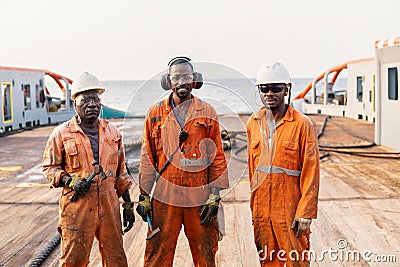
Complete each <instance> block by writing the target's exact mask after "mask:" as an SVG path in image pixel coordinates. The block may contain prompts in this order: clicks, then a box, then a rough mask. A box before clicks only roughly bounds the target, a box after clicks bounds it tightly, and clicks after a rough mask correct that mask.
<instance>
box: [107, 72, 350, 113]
mask: <svg viewBox="0 0 400 267" xmlns="http://www.w3.org/2000/svg"><path fill="white" fill-rule="evenodd" d="M310 81H312V79H311V78H300V79H299V78H298V79H293V80H292V84H293V88H292V98H293V97H295V96H296V95H297V94H298V93H300V92H301V91H302V90H303V89H304V88H305V87H306V85H307V84H308V83H309V82H310ZM103 85H104V86H105V87H106V89H107V90H106V92H105V93H104V94H103V96H102V103H103V104H104V105H106V106H108V107H111V108H115V109H119V110H121V111H125V112H128V113H130V114H132V115H134V116H145V115H146V113H147V110H148V109H149V107H150V106H151V105H152V104H154V103H156V102H158V101H159V100H161V99H163V98H164V97H165V96H167V95H168V94H169V93H170V92H171V91H165V90H163V89H162V88H161V86H160V81H159V80H155V79H153V80H148V81H104V82H103ZM345 86H346V80H345V79H338V80H337V82H336V84H335V88H334V90H335V89H336V90H340V89H344V88H345ZM321 88H322V83H321V84H320V85H318V84H317V93H318V92H319V91H321ZM192 93H193V94H194V95H195V96H197V97H199V98H201V99H202V100H204V101H207V102H209V103H210V104H212V105H213V106H214V108H215V109H216V110H217V112H218V114H237V113H250V112H253V111H256V110H258V109H259V108H260V107H261V101H260V98H259V95H258V92H257V88H256V86H254V80H250V79H212V80H207V81H205V82H204V85H203V87H202V88H200V89H193V91H192Z"/></svg>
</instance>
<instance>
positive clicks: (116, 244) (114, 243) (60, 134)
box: [42, 116, 132, 266]
mask: <svg viewBox="0 0 400 267" xmlns="http://www.w3.org/2000/svg"><path fill="white" fill-rule="evenodd" d="M76 118H77V117H76V116H74V117H73V118H72V119H71V120H70V121H68V122H65V123H63V124H61V125H59V126H57V127H56V128H55V129H54V130H53V133H52V134H51V136H50V137H49V140H48V141H47V145H46V149H45V151H44V155H43V161H42V171H43V174H44V175H45V176H46V177H47V179H48V180H49V182H50V186H51V187H58V186H59V183H60V178H61V177H62V176H63V175H65V174H69V175H70V176H72V175H77V176H79V177H82V178H87V177H88V176H89V175H90V174H91V173H92V172H93V169H94V168H93V166H92V162H93V161H94V157H93V153H92V148H91V145H90V140H89V137H87V136H86V135H85V134H84V133H83V131H82V129H81V128H80V127H79V125H78V124H77V121H76ZM98 129H99V161H100V162H99V164H100V165H101V166H102V167H103V170H104V172H105V173H106V174H107V176H108V177H107V178H106V179H105V180H101V179H100V177H99V175H97V176H96V177H95V178H94V179H93V181H95V183H92V185H91V186H90V190H89V192H88V193H87V194H86V195H85V196H80V197H78V200H77V202H75V203H73V202H71V201H70V197H71V196H72V194H73V193H71V194H68V195H66V196H64V195H63V194H64V193H66V192H69V191H70V190H71V188H69V187H67V186H65V187H64V188H63V190H62V195H61V198H60V207H59V225H58V232H59V233H60V235H61V238H62V250H61V257H60V266H87V265H88V264H89V255H90V251H91V248H92V244H93V238H94V237H96V238H97V240H98V241H99V251H100V254H101V258H102V263H103V266H127V259H126V256H125V252H124V249H123V244H122V242H123V239H122V225H121V217H120V206H119V204H120V203H119V200H118V197H119V196H120V195H122V193H123V192H125V191H126V190H127V189H129V188H130V186H131V184H132V181H131V179H129V176H128V174H127V171H126V167H125V154H124V148H123V144H122V137H121V134H120V133H119V131H118V129H117V128H116V127H115V126H113V125H111V124H109V123H108V121H106V120H103V119H99V124H98Z"/></svg>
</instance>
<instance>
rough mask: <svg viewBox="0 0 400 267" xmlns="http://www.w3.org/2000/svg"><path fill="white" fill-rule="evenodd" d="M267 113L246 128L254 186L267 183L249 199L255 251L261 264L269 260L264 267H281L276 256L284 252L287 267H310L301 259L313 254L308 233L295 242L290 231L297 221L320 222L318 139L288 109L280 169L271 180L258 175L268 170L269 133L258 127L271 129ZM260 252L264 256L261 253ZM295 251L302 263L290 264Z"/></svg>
mask: <svg viewBox="0 0 400 267" xmlns="http://www.w3.org/2000/svg"><path fill="white" fill-rule="evenodd" d="M265 112H266V109H265V107H263V108H261V109H260V110H259V111H258V112H256V113H255V114H253V115H252V116H251V117H250V118H249V120H248V122H247V135H248V166H249V177H250V181H251V182H255V181H256V180H254V179H257V180H258V181H261V180H262V179H264V178H265V180H264V181H263V182H262V184H261V185H260V186H259V187H258V188H257V189H256V190H255V191H253V192H252V193H251V199H250V205H251V210H252V220H253V227H254V237H255V243H256V247H257V251H258V252H259V256H260V259H261V258H265V260H262V261H261V262H260V263H261V265H267V264H269V265H268V266H283V262H281V263H278V259H277V252H278V251H279V250H284V251H285V252H286V255H284V256H283V257H284V258H287V260H288V262H287V263H286V264H287V266H306V263H307V259H305V261H301V253H302V251H303V250H309V248H310V247H309V235H310V232H309V231H307V232H305V234H303V235H301V236H300V237H299V238H296V233H295V231H293V230H291V229H290V227H291V225H292V223H293V220H294V219H295V218H312V219H315V218H316V217H317V204H318V192H319V152H318V139H317V137H316V134H315V129H314V127H313V124H312V122H311V120H310V119H309V118H308V117H306V116H305V115H303V114H301V113H299V112H297V111H296V110H294V109H293V108H292V107H291V106H290V105H289V106H288V109H287V112H286V114H285V116H284V117H283V119H282V120H281V121H280V122H279V123H278V125H277V127H276V130H275V154H274V155H273V160H272V166H276V167H278V168H276V167H273V169H272V170H273V171H270V172H271V173H269V174H267V173H266V172H263V171H260V170H261V169H263V167H262V166H270V163H269V162H270V161H269V159H268V155H267V153H266V149H265V148H266V146H267V141H266V140H267V139H268V136H269V134H268V132H269V131H268V130H266V132H263V131H264V130H261V132H260V124H261V127H262V128H261V129H268V128H267V126H266V125H267V122H266V114H265ZM272 140H273V139H272ZM267 169H268V168H267ZM264 170H265V168H264ZM292 170H294V172H293V171H292ZM253 180H254V181H253ZM261 250H262V252H263V253H260V252H261ZM271 250H275V254H272V255H273V259H272V260H273V263H271V262H269V261H270V260H271V259H270V252H271ZM292 250H297V252H299V255H300V258H299V259H300V261H290V258H289V255H288V254H289V252H290V251H292ZM292 256H295V254H292ZM274 263H275V264H274Z"/></svg>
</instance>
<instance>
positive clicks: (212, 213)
mask: <svg viewBox="0 0 400 267" xmlns="http://www.w3.org/2000/svg"><path fill="white" fill-rule="evenodd" d="M220 201H221V198H220V197H219V196H217V195H214V194H210V196H209V197H208V199H207V201H206V203H205V204H204V206H203V207H202V208H201V210H200V212H199V216H200V218H201V219H202V220H201V222H200V224H201V225H204V224H206V223H209V222H213V221H214V220H215V219H216V218H217V213H218V207H219V202H220Z"/></svg>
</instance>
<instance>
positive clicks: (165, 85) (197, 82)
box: [160, 72, 203, 90]
mask: <svg viewBox="0 0 400 267" xmlns="http://www.w3.org/2000/svg"><path fill="white" fill-rule="evenodd" d="M160 83H161V88H162V89H164V90H170V89H172V85H171V80H170V78H169V74H163V75H161V81H160ZM202 86H203V75H202V74H201V73H200V72H194V73H193V83H192V87H193V88H194V89H200V88H201V87H202Z"/></svg>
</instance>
